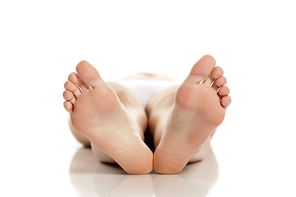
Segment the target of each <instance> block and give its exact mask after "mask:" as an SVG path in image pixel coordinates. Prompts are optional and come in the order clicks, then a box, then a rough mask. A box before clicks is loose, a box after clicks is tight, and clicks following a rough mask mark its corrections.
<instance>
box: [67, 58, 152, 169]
mask: <svg viewBox="0 0 296 197" xmlns="http://www.w3.org/2000/svg"><path fill="white" fill-rule="evenodd" d="M76 70H77V74H78V75H76V74H75V73H72V74H71V75H70V76H69V81H67V82H66V84H65V87H66V91H65V92H64V98H65V100H66V101H65V103H64V107H65V109H66V110H67V111H68V112H69V113H70V116H71V122H72V124H73V127H74V128H75V129H76V130H77V131H78V132H79V133H81V134H82V135H84V136H86V137H87V138H88V139H89V140H90V141H91V142H92V143H93V144H94V145H95V146H96V147H97V148H98V149H100V150H101V151H103V152H105V153H106V154H107V155H109V156H110V157H112V158H113V159H114V160H115V161H116V162H117V163H118V164H119V165H120V166H121V167H122V168H123V169H124V170H125V171H126V172H128V173H130V174H146V173H149V172H150V171H151V170H152V169H153V153H152V152H151V150H150V149H149V148H148V147H147V146H146V144H145V143H144V142H143V140H142V138H143V130H144V129H145V128H144V127H146V126H143V125H145V123H144V124H142V123H143V122H142V121H141V120H139V115H138V116H136V115H135V114H137V113H138V112H137V111H136V108H135V107H134V106H133V105H134V104H133V102H132V101H130V100H128V99H126V100H125V101H126V103H128V102H129V101H130V105H126V107H125V106H124V105H123V104H122V103H121V101H120V100H119V98H118V94H116V93H115V92H114V90H113V89H112V88H111V87H110V86H109V85H108V84H107V83H105V81H104V80H103V79H102V78H101V76H100V75H99V73H98V72H97V70H96V69H95V68H94V67H92V66H91V65H90V64H89V63H88V62H86V61H82V62H80V63H79V64H78V65H77V68H76ZM70 79H71V80H70ZM139 105H140V104H139ZM135 111H136V112H135ZM131 112H132V113H131Z"/></svg>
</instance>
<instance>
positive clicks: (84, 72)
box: [76, 61, 105, 88]
mask: <svg viewBox="0 0 296 197" xmlns="http://www.w3.org/2000/svg"><path fill="white" fill-rule="evenodd" d="M76 70H77V73H78V75H79V77H80V78H81V80H82V81H84V82H85V83H86V84H87V85H89V86H91V87H93V88H95V87H97V86H101V85H102V84H105V82H104V81H103V79H102V78H101V76H100V74H99V72H98V71H97V70H96V69H95V68H94V67H93V66H92V65H91V64H90V63H88V62H87V61H81V62H79V64H78V65H77V67H76Z"/></svg>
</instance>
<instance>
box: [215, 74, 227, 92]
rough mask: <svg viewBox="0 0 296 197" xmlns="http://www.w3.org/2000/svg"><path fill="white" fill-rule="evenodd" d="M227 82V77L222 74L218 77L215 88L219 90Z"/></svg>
mask: <svg viewBox="0 0 296 197" xmlns="http://www.w3.org/2000/svg"><path fill="white" fill-rule="evenodd" d="M226 83H227V80H226V78H225V77H224V76H222V77H219V78H218V79H216V81H215V82H214V84H213V86H212V87H213V88H214V90H216V91H217V90H218V89H219V88H220V87H222V86H224V85H225V84H226Z"/></svg>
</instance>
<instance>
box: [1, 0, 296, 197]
mask: <svg viewBox="0 0 296 197" xmlns="http://www.w3.org/2000/svg"><path fill="white" fill-rule="evenodd" d="M295 10H296V1H295V0H283V1H270V0H269V1H262V0H256V1H214V0H212V1H6V0H2V1H0V60H1V61H0V65H1V77H0V82H1V90H2V91H1V97H0V104H1V108H0V112H1V114H2V116H1V127H0V128H1V133H0V134H1V138H0V151H1V152H0V153H1V154H0V155H1V163H0V181H1V183H0V184H1V186H0V187H1V190H0V195H1V196H21V195H22V196H25V195H30V196H132V194H133V192H131V191H133V190H132V189H131V187H125V184H123V183H128V184H127V185H129V186H130V185H132V188H133V184H135V187H134V188H145V189H143V190H141V195H140V194H137V195H136V196H172V194H169V193H167V192H168V191H172V190H171V188H176V186H179V187H181V189H180V190H178V191H179V193H178V192H177V191H176V192H175V193H174V194H175V195H176V196H180V195H182V194H183V196H272V195H274V196H296V191H295V188H294V187H295V185H296V170H295V166H296V161H295V150H296V145H295V144H296V143H295V141H296V135H295V132H296V129H295V124H294V122H295V118H296V115H295V111H296V104H295V76H296V74H295V68H296V36H295V35H296V28H295V24H296V11H295ZM205 54H211V55H212V56H214V57H215V59H216V61H217V65H218V66H221V67H222V68H223V69H224V71H225V76H226V77H227V79H228V86H229V88H230V89H231V96H232V98H233V103H232V105H231V106H230V107H229V109H228V111H227V117H226V119H225V121H224V123H223V124H222V125H221V126H220V129H219V130H218V132H217V133H216V136H215V137H214V139H213V143H212V144H213V152H214V153H213V154H212V155H210V156H209V158H210V159H209V163H210V164H212V165H214V164H217V165H216V168H215V170H209V169H207V168H205V170H203V171H197V174H196V176H195V178H194V177H188V176H189V175H190V174H191V175H192V173H193V174H194V172H195V171H196V170H194V169H199V168H201V169H203V168H202V167H201V166H202V165H205V164H206V162H207V160H206V161H205V163H197V164H194V165H195V166H196V167H195V168H194V165H192V166H188V168H187V169H186V171H184V173H183V174H182V173H181V174H180V175H174V176H171V177H169V178H167V179H166V176H161V175H157V174H154V173H152V174H151V175H146V176H143V177H139V176H138V177H136V178H135V176H128V175H126V174H124V173H123V172H122V171H121V170H120V169H114V168H113V169H112V168H111V170H110V169H109V168H110V166H109V167H106V166H104V165H101V164H96V163H95V161H93V158H92V156H91V154H90V152H89V151H88V150H84V149H80V147H81V146H80V145H79V144H78V143H77V142H76V141H75V139H74V138H73V137H72V135H71V133H70V131H69V129H68V127H67V119H68V114H67V113H66V111H65V110H64V109H63V98H62V92H63V84H64V82H65V81H66V79H67V76H68V74H69V73H70V72H73V71H75V70H74V69H75V66H76V64H77V63H78V62H79V61H80V60H83V59H84V60H88V61H89V62H90V63H91V64H93V65H94V66H95V67H96V68H97V69H98V70H99V72H100V73H101V75H102V76H103V78H104V79H105V80H107V81H108V80H115V79H117V78H119V77H123V76H125V75H127V74H130V73H135V72H139V71H145V72H160V73H167V74H169V75H171V76H172V77H175V78H176V79H178V80H180V81H181V80H182V79H183V78H184V77H185V76H186V75H187V73H188V72H189V70H190V68H191V66H192V65H193V64H194V63H195V62H196V61H197V60H198V59H199V58H200V57H201V56H203V55H205ZM79 151H80V152H81V151H82V152H83V151H86V153H85V154H83V155H84V157H86V156H87V158H88V159H89V160H91V161H89V163H87V162H81V159H80V160H79V159H78V162H77V161H76V160H75V157H74V155H75V154H76V155H77V154H80V153H79ZM85 155H86V156H85ZM213 155H214V156H213ZM84 157H83V158H84ZM211 158H212V160H211ZM213 158H216V160H217V162H216V163H215V162H213V161H215V159H213ZM84 159H86V158H84ZM86 161H88V160H86ZM210 164H209V165H210ZM77 165H78V166H79V168H78V169H84V171H79V170H77V169H76V168H75V169H74V170H73V168H72V167H73V166H77ZM92 165H93V166H96V167H95V169H94V167H93V166H92ZM71 166H72V167H71ZM104 168H108V169H104ZM98 169H99V170H98ZM191 170H192V173H191V172H190V171H191ZM213 171H215V172H217V173H216V174H215V175H214V176H211V175H213ZM106 172H109V173H106ZM203 173H205V175H204V174H203ZM103 174H108V176H107V175H104V176H103ZM118 174H122V175H121V176H120V175H118ZM200 174H203V176H199V175H200ZM95 175H97V176H98V177H100V179H93V178H91V177H93V176H95ZM101 175H102V176H101ZM187 175H188V176H187ZM73 177H74V178H73ZM102 177H103V178H102ZM122 177H123V178H126V179H125V180H127V182H123V183H121V181H120V180H121V179H120V178H122ZM209 177H212V178H209ZM213 177H214V178H213ZM105 179H106V180H107V182H108V181H109V182H108V183H110V184H109V186H108V187H109V190H108V192H105V193H104V192H97V191H99V190H100V187H101V186H100V184H97V182H95V181H93V180H97V181H98V180H99V181H101V182H104V180H105ZM130 179H132V181H131V182H129V181H130ZM134 179H135V180H134ZM146 179H147V180H148V181H146ZM162 179H166V180H164V181H163V180H162ZM175 179H176V181H175V182H174V180H175ZM75 180H76V181H75ZM77 180H78V181H77ZM84 180H85V181H84ZM86 180H88V181H89V182H88V181H86ZM188 180H191V181H193V182H194V180H196V182H194V184H192V182H190V181H189V182H190V183H189V182H188ZM116 181H117V182H118V184H117V185H116V184H115V183H117V182H116ZM166 181H171V182H170V183H171V185H173V186H172V187H171V188H170V189H169V190H168V185H169V184H165V183H166ZM178 181H179V182H178ZM180 181H181V182H182V184H183V183H186V184H185V185H184V184H183V185H182V184H181V183H180ZM113 182H114V185H115V186H112V183H113ZM142 182H143V183H145V184H146V186H144V185H141V183H142ZM88 183H89V184H88ZM206 183H207V186H204V187H202V186H203V184H206ZM209 183H210V184H209ZM162 184H164V185H165V186H163V187H161V186H162ZM101 185H102V184H101ZM110 185H111V186H110ZM118 185H120V187H118ZM183 186H184V187H183ZM101 188H105V189H106V187H105V185H104V186H103V187H101ZM196 188H207V191H206V192H204V193H202V192H201V193H197V192H196V191H197V190H198V189H196ZM146 190H147V191H146ZM100 191H101V190H100ZM116 192H117V193H116ZM180 192H181V193H180ZM182 192H183V193H182ZM186 192H189V193H190V194H189V193H186ZM111 194H112V195H111Z"/></svg>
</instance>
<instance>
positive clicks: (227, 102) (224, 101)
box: [221, 96, 231, 108]
mask: <svg viewBox="0 0 296 197" xmlns="http://www.w3.org/2000/svg"><path fill="white" fill-rule="evenodd" d="M230 103H231V98H230V96H224V97H222V98H221V105H222V106H223V107H224V108H227V107H228V106H229V105H230Z"/></svg>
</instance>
